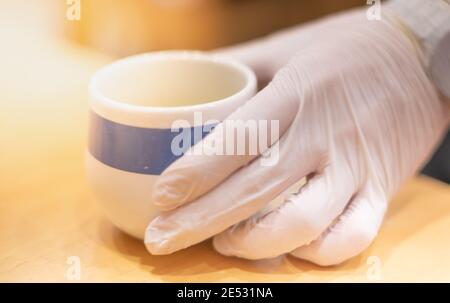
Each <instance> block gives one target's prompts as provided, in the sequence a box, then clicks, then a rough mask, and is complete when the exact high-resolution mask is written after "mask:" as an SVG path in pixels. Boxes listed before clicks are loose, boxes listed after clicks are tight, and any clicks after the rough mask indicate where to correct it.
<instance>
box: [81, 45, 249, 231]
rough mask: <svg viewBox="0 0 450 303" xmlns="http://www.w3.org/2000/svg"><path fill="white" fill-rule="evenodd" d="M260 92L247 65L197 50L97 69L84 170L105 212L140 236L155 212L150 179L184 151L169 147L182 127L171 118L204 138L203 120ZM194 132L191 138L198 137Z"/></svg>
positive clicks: (136, 58)
mask: <svg viewBox="0 0 450 303" xmlns="http://www.w3.org/2000/svg"><path fill="white" fill-rule="evenodd" d="M255 92H256V77H255V75H254V73H253V72H252V71H251V70H250V69H249V68H248V67H246V66H245V65H242V64H241V63H238V62H235V61H233V60H230V59H228V58H223V57H218V56H214V55H210V54H205V53H200V52H180V51H167V52H157V53H149V54H144V55H137V56H133V57H129V58H125V59H122V60H119V61H117V62H114V63H112V64H110V65H107V66H106V67H104V68H102V69H101V70H99V71H98V72H97V73H96V74H95V75H94V76H93V78H92V80H91V83H90V122H89V123H90V125H89V140H88V147H87V152H86V154H87V155H86V169H87V176H88V182H89V184H90V185H91V187H92V190H93V193H94V196H95V198H96V200H97V201H98V203H99V204H100V206H101V207H102V209H103V210H104V212H105V213H106V215H107V217H108V218H109V219H110V220H111V221H112V222H113V223H114V224H115V225H116V226H117V227H119V228H120V229H121V230H123V231H125V232H126V233H128V234H130V235H131V236H134V237H136V238H141V239H142V238H143V237H144V233H145V229H146V227H147V225H148V223H149V222H150V221H151V220H152V219H153V218H154V217H155V216H156V215H157V213H158V211H157V209H156V207H155V206H153V204H152V201H151V191H152V187H153V184H154V183H155V181H156V180H157V178H158V176H159V175H160V174H161V173H162V172H163V171H164V169H166V168H167V167H168V166H169V165H170V164H171V163H172V162H173V161H175V160H176V159H177V158H179V157H180V156H181V155H180V154H179V153H178V152H175V153H174V152H173V148H172V146H171V143H172V141H173V139H174V137H175V136H177V135H179V133H180V132H179V131H180V130H182V129H177V128H173V125H174V122H175V121H184V123H185V124H184V125H185V127H184V130H187V129H186V128H189V130H188V132H187V133H189V131H190V132H195V131H196V129H198V128H201V136H203V137H204V136H205V135H206V134H207V132H208V131H209V130H211V127H205V128H203V125H202V124H205V123H207V122H206V121H212V120H216V121H221V120H223V119H224V118H225V117H226V116H228V115H229V114H230V113H232V112H233V111H234V110H236V109H237V108H238V107H239V106H241V105H242V104H244V103H245V102H246V101H247V100H248V99H249V98H251V97H252V96H253V95H254V94H255ZM199 114H200V115H201V119H200V120H201V121H200V122H199V119H198V117H199ZM196 115H197V117H195V116H196ZM192 137H193V138H194V139H192V142H190V145H192V144H194V143H195V141H198V140H200V139H201V137H200V138H198V136H195V135H194V136H192ZM195 137H197V138H196V139H195Z"/></svg>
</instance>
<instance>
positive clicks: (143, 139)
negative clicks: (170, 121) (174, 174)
mask: <svg viewBox="0 0 450 303" xmlns="http://www.w3.org/2000/svg"><path fill="white" fill-rule="evenodd" d="M212 128H213V126H206V127H204V126H202V125H201V126H195V127H191V128H189V129H184V130H183V129H178V130H172V129H170V128H168V129H165V128H144V127H135V126H129V125H124V124H120V123H116V122H113V121H110V120H107V119H105V118H103V117H101V116H99V115H97V114H96V113H94V112H91V115H90V129H89V142H88V149H89V152H90V153H91V155H92V156H93V157H95V158H96V159H97V160H99V161H100V162H102V163H104V164H106V165H108V166H111V167H114V168H117V169H120V170H124V171H128V172H133V173H139V174H146V175H160V174H161V173H162V172H163V171H164V170H165V169H166V168H167V167H168V166H169V165H170V164H172V163H173V162H174V161H175V160H177V159H178V158H180V157H181V156H182V154H174V153H173V152H172V148H171V145H172V140H173V139H174V138H175V137H177V136H188V135H189V136H190V138H187V137H183V138H182V139H185V140H186V141H185V142H188V141H187V140H189V139H190V141H191V142H190V144H186V146H185V148H184V151H186V149H187V148H189V147H190V146H192V145H194V144H195V143H197V141H200V140H201V139H202V138H204V137H205V136H206V135H207V134H208V133H209V131H210V130H212ZM205 130H207V131H205ZM197 134H200V136H199V135H197ZM178 138H180V137H178Z"/></svg>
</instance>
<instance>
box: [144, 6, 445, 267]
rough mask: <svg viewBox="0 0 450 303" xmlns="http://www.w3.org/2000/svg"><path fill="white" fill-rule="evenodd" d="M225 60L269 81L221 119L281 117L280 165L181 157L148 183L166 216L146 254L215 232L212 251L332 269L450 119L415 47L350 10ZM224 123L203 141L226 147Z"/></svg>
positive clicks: (366, 236) (151, 231) (154, 226)
mask: <svg viewBox="0 0 450 303" xmlns="http://www.w3.org/2000/svg"><path fill="white" fill-rule="evenodd" d="M224 53H226V54H228V55H231V56H233V57H235V58H238V59H240V60H243V61H244V62H246V63H248V64H249V65H250V66H251V67H252V68H254V69H255V71H256V72H257V73H258V76H259V77H260V79H263V80H264V79H270V78H271V77H272V75H274V78H273V80H272V81H271V82H270V83H269V84H268V85H267V86H266V87H265V88H264V89H263V90H261V91H260V92H259V93H258V94H257V95H256V96H255V97H254V98H252V99H251V100H249V101H248V102H247V103H246V104H245V105H244V106H243V107H241V108H239V109H238V110H237V111H236V112H234V113H233V114H231V115H230V116H229V117H228V120H244V121H248V120H251V119H253V120H267V121H271V120H278V121H279V141H278V142H277V143H276V146H277V148H278V151H279V161H278V162H277V164H276V165H272V166H270V165H269V166H267V165H262V163H261V162H262V161H263V159H264V158H262V157H256V156H252V155H250V154H246V155H241V156H238V155H235V156H231V155H225V156H224V155H203V156H199V155H195V153H194V154H189V155H185V156H183V157H182V158H180V159H179V160H177V161H176V162H174V163H173V164H172V165H171V166H170V167H169V168H168V169H167V170H166V171H165V172H164V173H163V174H162V175H161V177H160V179H159V181H158V183H157V184H156V185H155V188H154V195H153V197H152V201H153V203H155V204H156V205H158V206H159V207H160V208H161V209H163V210H166V212H163V213H162V214H161V215H160V216H159V217H157V218H156V219H154V220H153V221H152V222H151V223H150V224H149V226H148V229H147V232H146V237H145V243H146V246H147V249H148V250H149V251H150V252H151V253H152V254H168V253H172V252H174V251H177V250H179V249H182V248H185V247H188V246H190V245H193V244H195V243H198V242H200V241H203V240H205V239H207V238H209V237H212V236H215V237H214V240H213V244H214V247H215V249H216V250H217V251H219V252H220V253H222V254H224V255H228V256H238V257H242V258H247V259H261V258H270V257H276V256H279V255H281V254H285V253H291V254H292V255H293V256H296V257H299V258H302V259H306V260H309V261H312V262H314V263H317V264H320V265H331V264H337V263H340V262H342V261H344V260H346V259H348V258H350V257H352V256H355V255H357V254H358V253H360V252H361V251H362V250H364V249H365V248H366V247H367V246H368V245H369V244H370V243H371V241H372V240H373V239H374V237H375V236H376V234H377V232H378V230H379V228H380V224H381V223H382V221H383V216H384V214H385V212H386V208H387V206H388V201H389V198H390V197H391V196H392V195H393V194H394V193H395V192H396V191H397V189H398V188H399V186H400V185H401V184H402V182H404V181H405V179H407V178H408V177H409V176H411V175H412V174H413V173H414V172H415V171H416V170H417V169H418V168H419V166H420V165H421V164H423V163H424V161H425V160H426V159H427V157H428V156H429V155H430V153H431V151H432V150H433V148H434V147H435V145H436V144H437V142H438V141H439V139H440V138H441V135H442V134H443V131H444V130H445V129H446V128H447V126H448V123H449V117H450V114H449V107H448V104H445V103H444V102H442V100H440V98H439V96H438V93H437V91H436V89H435V88H434V87H433V85H432V83H431V82H430V80H429V79H428V78H427V76H426V74H425V72H424V70H423V68H422V66H421V62H420V61H419V59H418V54H417V49H416V48H415V47H414V44H413V43H412V40H411V39H410V38H409V37H408V36H407V35H406V34H405V33H404V32H403V31H402V30H400V29H399V28H397V27H396V26H395V25H394V24H393V23H389V22H387V21H386V20H384V21H368V20H367V19H366V16H365V11H359V10H358V11H353V12H349V13H345V14H342V15H338V16H334V17H331V18H328V19H325V20H322V21H319V22H315V23H313V24H310V25H307V26H303V27H300V28H296V29H292V30H290V31H288V32H284V33H281V34H277V35H275V36H273V37H269V38H266V39H263V40H260V41H256V42H253V43H250V44H247V45H244V46H242V47H238V48H236V49H231V50H225V51H224ZM222 125H223V124H221V125H219V126H218V127H216V129H215V130H214V131H213V132H212V133H211V134H210V135H209V136H208V137H207V138H206V139H205V140H204V141H202V142H200V143H199V144H200V146H201V145H204V146H205V147H208V145H210V144H212V143H211V142H217V141H214V140H224V136H223V127H222ZM272 149H273V147H272ZM260 152H262V150H261V151H260ZM266 152H267V151H266ZM305 176H308V181H307V183H306V185H304V186H303V187H301V188H300V189H299V190H298V192H297V193H295V194H293V195H291V196H290V197H289V198H288V199H286V200H285V201H284V203H282V205H280V206H278V207H277V208H275V209H273V210H271V211H268V212H265V213H264V214H261V213H260V212H259V211H260V210H261V209H263V208H264V207H265V206H266V205H268V204H269V203H270V202H271V201H272V200H273V199H275V198H276V197H277V196H278V195H279V194H280V193H282V192H283V191H285V190H286V189H287V188H288V187H289V186H291V185H292V184H295V183H296V182H298V181H299V180H300V179H302V178H303V177H305Z"/></svg>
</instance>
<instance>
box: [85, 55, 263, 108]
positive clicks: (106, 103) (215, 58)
mask: <svg viewBox="0 0 450 303" xmlns="http://www.w3.org/2000/svg"><path fill="white" fill-rule="evenodd" d="M161 59H189V60H193V61H202V62H210V63H218V64H222V65H226V66H228V67H231V68H233V69H235V70H236V71H238V72H239V73H240V74H242V75H243V76H244V79H245V82H246V83H245V85H244V87H242V88H241V89H240V90H238V91H237V92H235V93H234V94H232V95H230V96H227V97H225V98H222V99H217V100H213V101H208V102H205V103H200V104H192V105H183V106H167V107H164V106H147V105H138V104H130V103H126V102H120V101H118V100H115V99H112V98H110V97H107V96H106V95H104V94H103V93H101V92H100V89H99V88H98V81H99V79H100V78H101V77H104V76H105V75H106V74H108V73H110V72H111V71H112V70H113V69H115V68H118V67H121V66H123V65H129V64H136V63H138V62H148V61H154V60H161ZM256 84H257V80H256V76H255V73H254V72H253V71H252V70H251V69H250V68H249V67H248V66H246V65H244V64H243V63H240V62H239V61H237V60H234V59H232V58H229V57H226V56H221V55H216V54H208V53H206V52H202V51H189V50H171V51H157V52H149V53H143V54H138V55H133V56H130V57H126V58H123V59H119V60H117V61H114V62H112V63H109V64H107V65H106V66H104V67H102V68H100V69H99V70H98V71H97V72H95V73H94V75H93V76H92V78H91V81H90V84H89V92H90V95H91V102H99V103H101V104H100V105H101V106H102V107H103V108H104V107H106V108H110V109H113V110H119V111H125V112H133V113H149V114H151V113H172V114H173V113H178V112H186V111H202V110H206V109H208V108H210V107H211V106H217V105H221V104H224V103H229V102H230V101H232V100H233V99H241V96H242V97H243V96H248V95H250V94H251V93H252V92H253V91H254V90H255V89H256Z"/></svg>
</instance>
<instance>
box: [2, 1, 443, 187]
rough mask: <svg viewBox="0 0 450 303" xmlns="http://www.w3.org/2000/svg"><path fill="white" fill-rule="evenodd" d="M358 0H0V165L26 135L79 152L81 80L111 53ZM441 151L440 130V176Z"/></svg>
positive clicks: (188, 45) (291, 19)
mask: <svg viewBox="0 0 450 303" xmlns="http://www.w3.org/2000/svg"><path fill="white" fill-rule="evenodd" d="M364 5H366V0H341V1H333V0H314V1H312V0H276V1H275V0H126V1H125V0H118V1H117V0H116V1H111V0H80V1H78V0H33V1H30V0H0V43H1V47H0V97H1V100H0V105H1V113H0V130H1V131H0V136H1V137H0V139H1V138H2V137H3V139H5V140H3V141H2V142H8V141H6V139H8V138H6V137H8V136H15V137H16V138H17V140H14V141H12V142H14V144H13V145H10V146H8V147H4V148H0V152H2V150H3V153H4V157H1V158H3V160H0V161H1V162H0V164H1V165H2V166H0V167H3V168H5V167H8V166H13V165H14V166H15V167H18V168H20V167H21V166H20V165H21V164H20V163H22V165H25V164H23V163H26V161H25V162H24V161H21V160H20V159H21V158H20V151H19V150H21V148H20V146H22V145H24V146H25V147H28V150H30V149H31V150H33V146H35V145H33V143H32V142H33V141H34V140H42V137H43V136H44V137H47V139H46V140H48V143H49V144H50V145H54V146H55V148H56V149H58V148H62V149H64V148H65V150H66V151H68V150H73V147H74V146H77V148H76V149H75V150H77V151H80V150H81V149H82V146H84V144H83V140H84V135H83V134H84V133H83V131H82V130H83V128H84V127H85V124H86V123H85V119H86V117H85V115H86V112H87V105H86V103H87V95H86V94H85V91H86V90H87V81H88V79H89V76H90V74H91V73H92V72H94V71H95V70H96V69H97V68H98V67H100V66H101V65H103V64H105V63H107V62H109V61H111V60H114V59H117V58H119V57H123V56H127V55H131V54H136V53H142V52H146V51H153V50H164V49H201V50H209V49H214V48H218V47H223V46H226V45H231V44H235V43H239V42H243V41H247V40H250V39H252V38H256V37H261V36H264V35H266V34H268V33H270V32H273V31H276V30H279V29H282V28H285V27H289V26H292V25H295V24H299V23H302V22H306V21H308V20H312V19H315V18H318V17H320V16H323V15H326V14H330V13H333V12H336V11H340V10H345V9H349V8H352V7H355V6H364ZM49 100H57V101H51V102H50V101H49ZM8 108H9V111H8ZM33 113H34V114H36V118H35V119H34V120H33V119H31V120H30V119H29V116H30V115H31V114H33ZM80 129H81V130H80ZM61 134H64V138H66V139H65V140H67V141H66V142H67V144H69V145H64V142H65V141H64V140H61V139H60V138H61V136H60V135H61ZM39 138H41V139H39ZM56 138H58V139H56ZM52 140H57V142H53V141H52ZM70 140H72V141H70ZM10 142H11V141H10ZM71 148H72V149H71ZM25 149H26V150H27V148H25ZM8 152H9V153H8ZM8 154H11V155H14V156H15V158H14V159H13V160H11V158H8V157H7V155H8ZM69 154H70V153H69ZM34 155H35V156H38V155H39V152H38V151H35V152H34ZM55 155H60V154H56V153H53V156H52V154H49V153H48V152H46V153H45V154H44V152H43V154H42V155H41V156H42V157H43V158H45V157H54V156H55ZM64 155H67V153H65V154H64ZM23 157H27V154H26V153H24V154H23ZM449 159H450V136H449V135H447V138H446V140H445V142H444V143H443V144H442V146H441V147H440V149H439V150H438V151H437V153H436V155H435V156H434V158H433V159H432V160H431V161H430V163H429V164H428V165H427V166H426V167H425V169H424V173H425V174H428V175H431V176H434V177H436V178H438V179H440V180H443V181H445V182H450V160H449ZM23 169H25V167H23ZM18 171H19V172H20V171H21V170H20V169H19V170H18Z"/></svg>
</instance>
